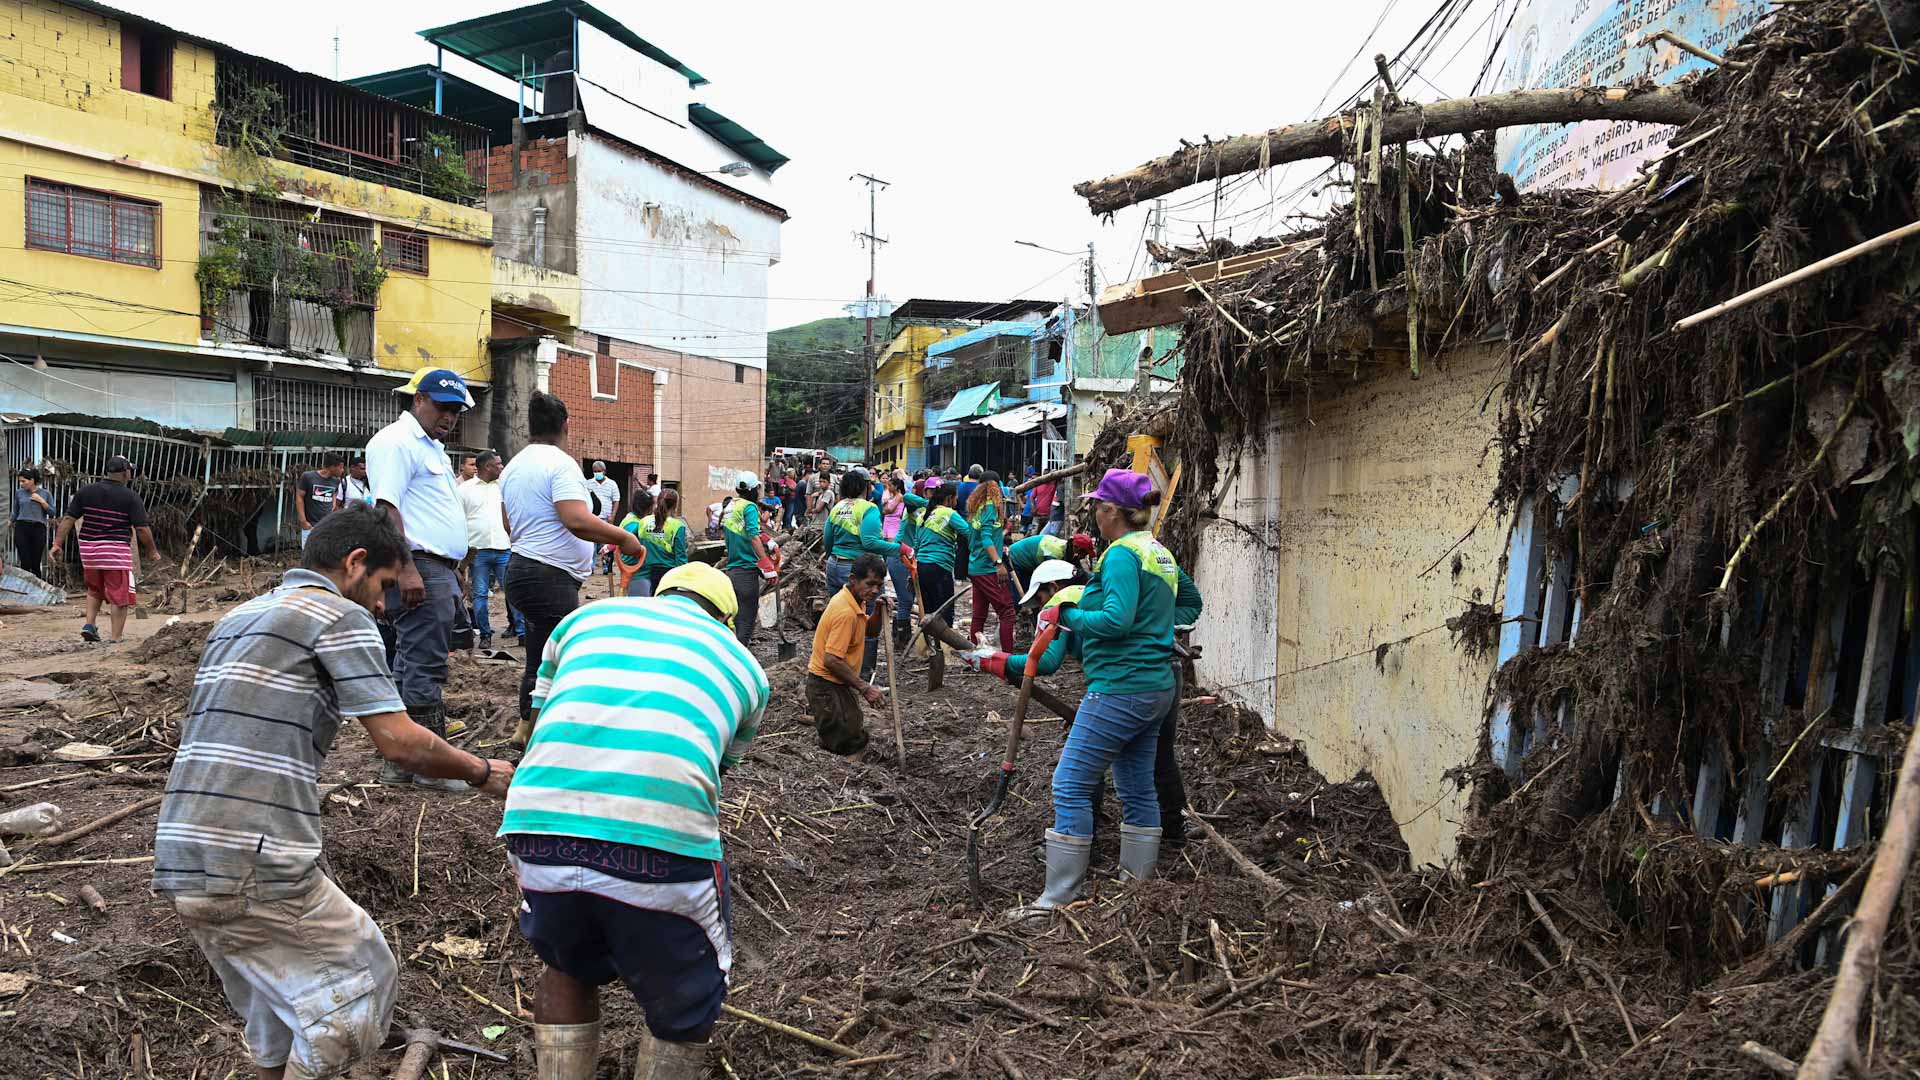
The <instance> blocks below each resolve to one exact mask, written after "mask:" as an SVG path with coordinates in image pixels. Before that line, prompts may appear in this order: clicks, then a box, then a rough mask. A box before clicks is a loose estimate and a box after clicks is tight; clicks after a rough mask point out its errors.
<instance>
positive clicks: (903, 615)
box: [887, 555, 913, 626]
mask: <svg viewBox="0 0 1920 1080" xmlns="http://www.w3.org/2000/svg"><path fill="white" fill-rule="evenodd" d="M887 576H888V577H890V578H892V579H893V596H894V599H895V600H896V601H897V602H896V603H895V604H894V608H893V622H894V625H896V626H904V625H906V624H907V623H910V622H912V621H913V572H912V571H911V570H908V569H907V561H906V560H905V559H902V558H901V557H900V556H898V555H889V556H888V557H887Z"/></svg>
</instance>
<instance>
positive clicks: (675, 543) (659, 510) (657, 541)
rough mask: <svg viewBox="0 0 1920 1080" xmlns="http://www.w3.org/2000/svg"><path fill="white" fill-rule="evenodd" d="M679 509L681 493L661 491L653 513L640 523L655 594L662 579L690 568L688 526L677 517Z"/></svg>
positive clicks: (648, 570)
mask: <svg viewBox="0 0 1920 1080" xmlns="http://www.w3.org/2000/svg"><path fill="white" fill-rule="evenodd" d="M678 509H680V493H679V492H678V491H675V490H674V489H672V488H661V489H660V497H659V498H657V499H655V500H654V501H653V513H651V514H648V515H646V516H644V517H642V518H641V519H640V539H641V541H642V542H644V543H645V544H646V545H647V577H648V578H649V579H650V580H651V584H652V589H653V592H658V591H659V590H660V579H661V578H662V577H664V576H666V573H667V571H669V570H671V569H673V568H674V567H676V566H685V565H686V564H687V523H686V522H684V521H682V520H680V519H679V518H678V517H675V516H674V511H675V510H678ZM648 595H649V596H651V595H652V593H651V592H650V593H648Z"/></svg>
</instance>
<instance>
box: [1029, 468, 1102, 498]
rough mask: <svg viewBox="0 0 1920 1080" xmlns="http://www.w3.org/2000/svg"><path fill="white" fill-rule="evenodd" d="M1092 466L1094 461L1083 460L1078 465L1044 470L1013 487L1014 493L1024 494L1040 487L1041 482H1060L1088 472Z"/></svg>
mask: <svg viewBox="0 0 1920 1080" xmlns="http://www.w3.org/2000/svg"><path fill="white" fill-rule="evenodd" d="M1092 467H1093V464H1092V462H1087V461H1083V462H1081V463H1080V464H1078V465H1069V466H1067V467H1066V468H1064V469H1055V470H1053V471H1052V472H1043V473H1041V474H1040V475H1039V476H1036V477H1034V478H1033V479H1031V480H1028V481H1026V482H1025V483H1022V484H1017V485H1015V486H1014V489H1013V493H1014V494H1015V495H1020V494H1024V493H1025V492H1026V491H1028V490H1029V489H1032V488H1036V487H1039V486H1040V485H1041V484H1050V483H1058V482H1059V481H1061V480H1065V479H1066V478H1067V477H1069V476H1079V475H1080V474H1081V473H1083V472H1086V471H1087V470H1088V469H1090V468H1092Z"/></svg>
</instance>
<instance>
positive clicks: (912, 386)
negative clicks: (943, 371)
mask: <svg viewBox="0 0 1920 1080" xmlns="http://www.w3.org/2000/svg"><path fill="white" fill-rule="evenodd" d="M966 329H967V328H966V327H965V326H958V327H955V326H926V325H914V326H908V327H906V328H905V329H903V330H901V331H900V332H899V333H898V334H896V335H894V338H893V340H892V341H890V342H888V343H887V347H886V349H885V351H883V352H881V354H880V356H879V359H878V360H877V361H876V363H875V367H874V372H873V396H874V402H873V460H874V461H875V462H877V463H879V464H880V465H883V466H885V467H887V468H895V469H917V468H919V467H920V466H921V465H922V464H924V463H925V460H926V452H927V451H926V435H927V429H926V394H925V390H926V385H927V378H926V363H927V346H929V345H932V344H933V343H934V342H936V341H939V340H941V339H942V338H948V337H952V336H953V335H955V334H958V333H961V332H963V331H965V330H966Z"/></svg>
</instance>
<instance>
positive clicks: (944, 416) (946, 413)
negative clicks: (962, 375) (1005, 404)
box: [937, 382, 1000, 427]
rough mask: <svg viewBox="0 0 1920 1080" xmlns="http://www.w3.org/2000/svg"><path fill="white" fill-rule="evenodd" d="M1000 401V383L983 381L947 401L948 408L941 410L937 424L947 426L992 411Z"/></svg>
mask: <svg viewBox="0 0 1920 1080" xmlns="http://www.w3.org/2000/svg"><path fill="white" fill-rule="evenodd" d="M999 402H1000V384H999V383H997V382H990V383H981V384H980V385H979V386H969V387H967V388H966V389H965V390H962V391H960V392H959V393H957V394H955V395H953V400H952V401H949V402H947V406H946V408H944V409H941V410H940V420H939V423H938V425H937V426H940V427H945V426H947V425H948V424H951V423H953V422H955V421H958V420H966V419H970V418H972V417H975V416H979V415H980V414H982V413H985V412H991V411H992V410H993V409H994V407H995V406H997V405H998V404H999Z"/></svg>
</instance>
